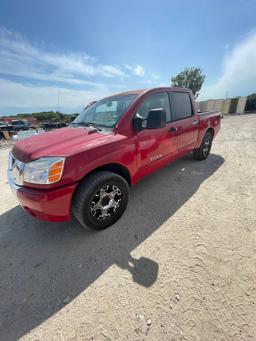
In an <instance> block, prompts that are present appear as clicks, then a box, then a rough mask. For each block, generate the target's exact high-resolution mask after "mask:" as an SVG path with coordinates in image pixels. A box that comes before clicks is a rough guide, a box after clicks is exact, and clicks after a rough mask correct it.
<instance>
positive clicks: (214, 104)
mask: <svg viewBox="0 0 256 341" xmlns="http://www.w3.org/2000/svg"><path fill="white" fill-rule="evenodd" d="M251 101H254V102H253V103H252V102H251ZM248 103H249V104H248ZM248 108H250V109H251V110H248ZM198 109H199V111H211V110H217V111H220V112H221V113H222V114H223V115H227V114H242V113H244V112H246V111H253V110H256V101H255V100H250V99H247V97H237V98H228V99H210V100H207V101H201V102H198Z"/></svg>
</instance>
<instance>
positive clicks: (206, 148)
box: [194, 131, 213, 160]
mask: <svg viewBox="0 0 256 341" xmlns="http://www.w3.org/2000/svg"><path fill="white" fill-rule="evenodd" d="M212 139H213V136H212V133H210V132H209V131H208V132H207V133H206V134H205V136H204V138H203V141H202V143H201V146H200V147H199V148H198V149H194V158H195V159H196V160H205V159H207V157H208V156H209V154H210V151H211V147H212Z"/></svg>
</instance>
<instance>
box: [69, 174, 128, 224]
mask: <svg viewBox="0 0 256 341" xmlns="http://www.w3.org/2000/svg"><path fill="white" fill-rule="evenodd" d="M128 200H129V185H128V183H127V182H126V181H125V179H124V178H123V177H121V176H120V175H118V174H115V173H112V172H109V171H99V172H97V173H94V174H91V175H89V176H88V177H87V178H85V180H84V181H83V182H82V183H81V184H80V185H79V187H78V189H77V191H76V193H75V196H74V199H73V204H72V211H73V213H74V216H75V217H76V219H77V220H78V221H79V222H80V224H81V225H82V226H84V227H90V228H91V229H94V230H103V229H105V228H107V227H108V226H110V225H112V224H114V223H115V222H116V221H117V220H118V219H119V218H120V217H121V216H122V214H123V213H124V211H125V209H126V206H127V203H128Z"/></svg>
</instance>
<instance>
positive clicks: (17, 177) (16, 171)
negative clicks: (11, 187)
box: [9, 153, 25, 186]
mask: <svg viewBox="0 0 256 341" xmlns="http://www.w3.org/2000/svg"><path fill="white" fill-rule="evenodd" d="M24 165H25V164H24V162H22V161H19V160H18V159H16V158H15V157H14V156H13V155H12V153H10V154H9V170H10V172H11V174H12V179H13V181H14V183H15V184H16V185H19V186H21V185H23V171H24Z"/></svg>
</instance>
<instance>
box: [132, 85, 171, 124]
mask: <svg viewBox="0 0 256 341" xmlns="http://www.w3.org/2000/svg"><path fill="white" fill-rule="evenodd" d="M152 109H165V111H166V121H167V122H170V121H171V112H170V105H169V98H168V94H167V93H166V92H160V93H157V94H153V95H150V96H148V97H147V98H146V99H145V100H144V102H143V103H142V104H141V106H140V107H139V110H138V111H137V113H138V114H139V115H140V116H142V117H143V118H144V119H147V117H148V113H149V112H150V110H152Z"/></svg>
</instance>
